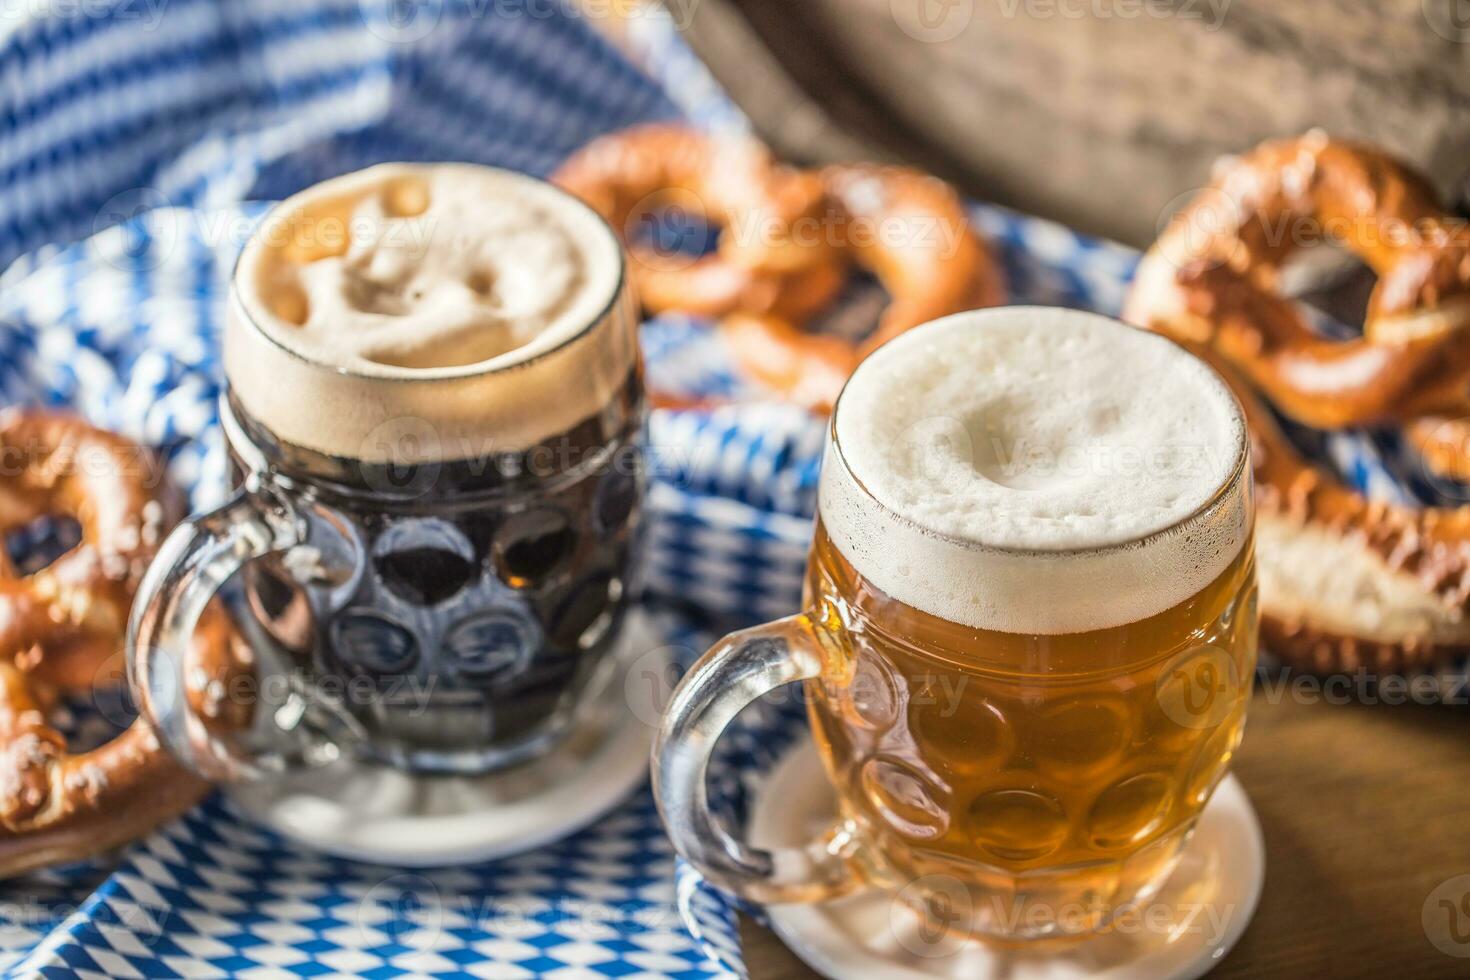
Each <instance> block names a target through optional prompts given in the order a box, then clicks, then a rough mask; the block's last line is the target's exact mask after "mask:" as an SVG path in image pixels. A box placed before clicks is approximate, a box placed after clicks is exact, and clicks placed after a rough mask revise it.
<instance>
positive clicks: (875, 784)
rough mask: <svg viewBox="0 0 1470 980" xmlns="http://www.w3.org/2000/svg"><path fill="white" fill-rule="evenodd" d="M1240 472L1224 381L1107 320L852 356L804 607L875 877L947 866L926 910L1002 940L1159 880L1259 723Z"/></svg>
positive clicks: (1240, 435) (1069, 924)
mask: <svg viewBox="0 0 1470 980" xmlns="http://www.w3.org/2000/svg"><path fill="white" fill-rule="evenodd" d="M1244 464H1245V434H1244V428H1243V425H1242V422H1241V419H1240V415H1239V412H1238V409H1237V407H1236V405H1235V404H1234V401H1233V399H1232V398H1231V396H1230V394H1229V393H1228V392H1227V391H1226V390H1225V387H1224V385H1223V384H1222V383H1221V382H1220V381H1219V380H1218V379H1217V378H1215V377H1214V376H1213V375H1212V374H1211V373H1210V372H1209V370H1208V369H1207V368H1205V367H1204V366H1203V365H1200V364H1198V363H1196V362H1193V361H1192V360H1191V359H1190V357H1189V355H1187V354H1185V353H1184V352H1183V351H1181V350H1179V349H1178V348H1175V347H1173V346H1172V345H1171V344H1169V343H1168V342H1167V341H1164V340H1161V339H1159V338H1157V337H1153V336H1150V335H1146V334H1143V333H1141V332H1137V331H1133V330H1131V329H1130V328H1127V327H1124V326H1121V325H1118V324H1115V323H1113V322H1111V321H1108V320H1105V319H1103V318H1100V317H1093V316H1089V315H1086V314H1079V313H1065V312H1061V311H1045V312H1043V311H1025V310H1021V311H1015V310H1012V311H997V312H996V313H991V314H986V315H984V316H966V317H958V318H955V319H953V320H951V321H948V322H947V323H945V324H944V325H941V326H936V327H930V328H928V329H926V330H924V331H922V332H921V333H919V334H916V335H915V336H914V337H912V338H906V339H904V340H902V341H899V342H897V343H895V344H893V345H890V347H887V348H885V349H884V350H883V351H882V352H881V353H880V354H879V355H877V356H876V357H874V358H873V359H872V360H870V361H869V362H867V363H866V364H865V365H864V366H863V367H862V368H861V369H859V371H858V374H857V375H856V376H855V377H854V379H853V380H852V381H851V382H850V384H849V386H848V389H847V391H846V392H845V393H844V395H843V398H842V403H841V405H840V407H839V410H838V414H837V417H836V418H835V420H834V423H833V445H832V446H831V448H830V455H829V458H828V460H827V465H826V469H825V471H824V479H823V485H822V492H821V515H820V518H819V523H818V527H817V532H816V536H815V541H814V545H813V549H812V556H811V562H810V567H809V570H808V575H807V580H806V594H807V599H806V606H807V608H808V609H809V610H812V611H814V615H813V614H812V613H809V615H812V618H813V619H814V621H815V622H816V623H817V628H818V630H819V632H820V633H823V634H825V635H826V637H827V638H828V639H829V640H830V642H829V643H827V644H824V646H825V647H826V650H827V654H828V655H827V656H826V657H825V658H824V665H823V675H822V677H821V679H820V680H817V681H811V682H808V683H809V686H810V689H811V693H812V700H811V720H812V728H813V731H814V733H815V735H816V739H817V743H818V745H819V746H820V748H821V751H822V754H823V755H824V757H825V760H826V763H827V766H828V769H829V771H830V773H831V776H832V780H833V782H834V784H835V785H836V786H837V787H838V790H839V794H840V796H841V799H842V804H843V811H844V814H845V815H846V816H847V817H848V819H849V820H850V821H851V822H852V824H853V825H854V827H855V829H856V832H857V834H858V836H859V837H860V838H861V839H862V840H863V841H864V842H865V843H866V845H867V847H866V848H865V850H864V852H862V853H860V854H859V860H860V861H861V862H863V863H864V864H865V865H866V866H867V868H868V873H869V874H870V875H871V876H875V877H877V878H879V879H880V880H883V881H886V882H889V883H892V884H894V885H896V886H899V887H902V886H903V885H904V884H906V883H907V882H910V881H913V880H916V879H919V878H922V877H924V876H927V875H943V876H949V878H950V879H952V881H953V882H954V883H956V884H958V885H959V886H962V887H963V889H964V891H965V893H966V894H964V895H961V896H956V895H954V894H949V893H941V894H938V896H937V900H938V901H939V902H940V903H942V904H943V905H944V907H945V909H948V910H949V912H948V913H946V912H945V911H944V909H938V908H936V909H934V910H932V911H933V912H934V914H935V915H941V914H952V912H953V906H954V904H955V902H956V901H957V900H958V901H968V903H969V904H970V905H971V906H972V921H971V923H970V927H972V928H978V929H981V930H983V931H996V932H1007V931H1010V930H1008V929H1007V928H1006V923H1005V922H1004V921H1001V919H1002V918H1003V917H1004V916H1006V915H1007V914H1010V915H1014V914H1015V913H1016V912H1018V911H1022V912H1024V913H1026V914H1027V915H1029V916H1030V919H1031V921H1032V922H1034V923H1038V924H1039V926H1038V928H1039V930H1040V931H1043V932H1048V931H1066V930H1068V929H1071V928H1079V927H1080V928H1090V927H1093V926H1095V925H1097V924H1099V923H1100V922H1101V921H1103V919H1104V918H1105V917H1106V915H1107V912H1108V910H1109V909H1110V908H1112V907H1115V906H1116V905H1117V904H1118V903H1120V902H1127V901H1135V900H1137V899H1138V898H1139V896H1141V895H1146V894H1147V893H1148V892H1150V891H1151V890H1152V889H1154V888H1156V887H1157V885H1158V884H1160V883H1161V882H1162V880H1163V878H1164V877H1165V876H1166V875H1167V874H1168V872H1169V870H1170V869H1171V868H1172V866H1173V863H1174V861H1175V859H1176V858H1177V856H1178V853H1179V850H1180V846H1181V844H1182V843H1183V841H1184V840H1185V837H1186V835H1187V834H1188V832H1189V830H1190V828H1191V827H1192V826H1193V824H1194V821H1195V819H1196V818H1197V817H1198V815H1199V812H1200V810H1201V808H1202V807H1203V806H1204V804H1205V803H1206V801H1207V800H1208V799H1209V796H1210V793H1211V792H1212V791H1213V789H1214V788H1215V785H1216V783H1217V782H1218V781H1219V780H1220V779H1221V778H1222V777H1223V775H1224V774H1225V771H1226V769H1227V767H1228V765H1229V762H1230V758H1231V755H1232V753H1233V752H1234V751H1235V749H1236V746H1237V745H1238V743H1239V741H1240V737H1241V732H1242V727H1243V723H1244V719H1245V707H1246V701H1247V697H1248V694H1249V691H1250V679H1251V675H1252V671H1253V669H1254V661H1255V642H1256V627H1255V586H1254V569H1253V562H1252V557H1251V556H1252V552H1251V548H1250V518H1249V497H1248V494H1249V477H1248V475H1247V470H1246V467H1245V465H1244ZM953 890H954V888H953V886H952V887H951V889H950V891H953ZM942 891H943V890H941V892H942ZM996 899H1004V902H1003V903H997V902H996ZM1013 906H1014V907H1013ZM1021 906H1025V908H1021Z"/></svg>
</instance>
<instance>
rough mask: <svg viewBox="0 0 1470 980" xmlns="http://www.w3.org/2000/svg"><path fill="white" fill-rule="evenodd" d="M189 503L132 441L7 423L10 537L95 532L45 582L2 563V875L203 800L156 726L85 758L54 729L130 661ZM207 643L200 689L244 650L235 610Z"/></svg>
mask: <svg viewBox="0 0 1470 980" xmlns="http://www.w3.org/2000/svg"><path fill="white" fill-rule="evenodd" d="M178 502H179V501H178V497H177V494H175V493H174V492H173V491H172V489H171V488H170V487H169V486H168V485H167V483H166V482H165V481H164V480H163V478H162V474H161V470H159V469H158V464H157V460H156V459H155V458H154V457H152V456H151V454H149V453H148V452H147V451H146V450H144V449H142V448H141V447H139V446H137V445H136V444H134V443H132V442H130V441H128V440H126V439H124V438H122V437H121V436H118V435H115V434H113V433H110V432H105V431H103V430H101V429H97V428H94V427H92V426H90V425H88V424H86V423H85V422H82V421H81V420H79V419H76V418H73V417H70V416H64V415H56V414H49V413H42V412H8V413H5V414H3V415H0V532H9V531H12V530H14V529H16V528H19V527H23V526H25V525H28V524H30V523H31V522H33V521H35V520H37V519H40V518H43V517H53V518H54V517H61V516H67V517H71V518H73V519H74V520H75V521H76V522H77V524H78V525H79V526H80V529H81V541H80V543H79V544H77V545H76V546H75V547H73V548H71V549H70V550H68V551H67V552H66V553H65V554H63V555H61V556H60V557H58V558H57V559H56V560H55V561H53V562H52V563H51V564H49V565H48V566H46V567H45V568H43V569H41V570H39V571H37V572H35V573H33V574H29V575H22V574H21V573H20V571H19V570H18V569H17V568H16V567H15V565H14V563H13V562H12V561H11V560H10V558H9V556H8V555H4V557H3V559H0V875H10V874H16V873H20V872H22V871H26V870H29V869H32V868H36V867H41V866H43V865H46V864H50V863H54V862H56V861H60V860H65V859H73V858H77V857H81V856H84V855H87V854H91V853H94V852H96V851H99V850H102V849H105V848H108V847H112V846H115V845H116V844H119V843H122V842H123V841H125V840H129V839H131V838H133V837H135V836H138V835H139V834H140V833H141V832H142V831H143V830H145V829H147V828H148V827H150V826H152V825H153V824H156V823H158V822H160V821H162V820H164V819H166V818H168V817H171V816H173V815H175V814H177V813H178V812H180V811H181V810H183V809H184V808H186V807H187V806H188V805H189V804H191V803H192V802H194V801H195V800H197V799H198V798H199V796H200V794H201V793H202V791H203V788H204V787H203V785H202V783H200V782H199V781H198V780H196V779H194V778H192V777H190V776H187V775H185V774H184V773H183V772H182V771H181V770H180V769H179V767H178V766H177V765H176V764H175V763H174V762H173V761H172V760H171V759H170V758H169V757H168V755H167V753H166V752H165V751H164V750H163V748H162V747H161V746H160V745H159V744H158V741H157V739H156V737H155V736H154V734H153V732H152V730H151V729H150V728H149V727H148V725H147V724H146V722H143V721H139V722H137V723H135V724H134V725H133V726H132V728H130V729H129V730H128V731H127V732H125V733H124V734H123V735H122V736H120V737H119V738H117V739H115V740H114V741H112V742H110V743H108V744H107V745H104V746H102V747H101V748H99V749H97V750H95V751H92V752H88V753H85V754H82V755H76V756H72V755H68V754H67V753H66V748H65V747H66V743H65V740H64V739H63V738H62V736H61V735H60V734H59V733H58V732H57V731H56V730H55V729H53V728H52V727H51V726H50V725H49V724H48V723H47V721H46V715H47V712H48V710H49V709H50V708H51V707H52V706H53V705H54V703H55V702H56V701H57V700H58V699H59V698H60V697H61V696H63V695H67V694H73V695H75V694H81V693H86V692H90V691H91V690H92V689H93V686H94V684H96V683H97V682H98V679H99V678H101V677H104V676H106V675H107V674H108V672H109V664H113V665H115V664H116V660H117V658H118V657H119V656H120V655H121V650H122V640H123V633H124V630H125V629H126V625H127V617H128V611H129V607H130V605H131V603H132V597H133V593H134V591H135V590H136V588H137V585H138V582H139V580H140V579H141V577H142V574H143V571H144V570H145V568H146V567H147V564H148V562H149V560H150V559H151V557H152V555H153V553H154V551H155V549H156V547H157V545H158V543H159V541H160V540H161V538H162V535H163V532H165V531H166V530H168V527H169V524H170V523H171V521H172V520H173V519H174V518H175V517H176V516H177V514H178V509H179V508H178ZM3 551H4V550H3V549H0V555H3ZM199 637H200V638H199V641H198V643H197V644H196V651H195V656H196V657H197V658H198V661H197V664H196V666H197V670H196V671H195V672H193V674H192V675H191V684H208V683H209V682H211V681H218V680H220V679H221V678H222V677H223V674H224V672H225V671H226V669H227V668H228V669H233V667H232V665H233V664H234V663H235V659H234V658H235V657H236V655H239V654H242V653H243V651H242V650H239V649H236V648H233V647H232V646H231V645H230V642H229V640H230V638H232V637H233V632H232V631H229V630H228V629H227V628H226V626H225V625H224V623H223V617H222V615H221V614H216V613H211V614H210V617H209V621H208V623H207V624H206V626H205V627H204V628H203V629H201V631H200V634H199ZM111 673H112V675H113V676H119V677H120V676H121V671H120V670H114V671H111ZM191 696H192V695H191ZM200 696H203V695H200ZM238 710H240V709H231V711H234V712H236V713H237V712H238ZM215 714H216V715H221V716H222V717H223V716H224V715H228V714H230V712H220V711H217V712H215Z"/></svg>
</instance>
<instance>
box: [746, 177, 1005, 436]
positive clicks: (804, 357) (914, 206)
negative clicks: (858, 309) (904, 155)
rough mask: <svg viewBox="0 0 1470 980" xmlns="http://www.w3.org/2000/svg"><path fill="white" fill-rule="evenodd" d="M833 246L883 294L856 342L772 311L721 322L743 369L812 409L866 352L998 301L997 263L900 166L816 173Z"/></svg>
mask: <svg viewBox="0 0 1470 980" xmlns="http://www.w3.org/2000/svg"><path fill="white" fill-rule="evenodd" d="M822 185H823V187H824V188H825V191H826V194H827V197H828V200H829V201H830V202H831V207H832V208H833V209H834V210H835V215H834V217H833V220H832V221H831V222H830V223H831V225H832V228H833V232H834V234H833V240H834V242H835V243H836V244H838V245H839V247H840V249H841V254H842V256H843V257H844V258H845V259H848V260H850V261H852V262H854V263H855V264H857V265H858V266H859V267H861V268H863V269H865V270H867V271H868V272H870V273H872V274H873V275H875V276H876V277H877V278H878V280H879V282H880V283H881V284H882V285H883V287H884V288H885V289H886V290H887V292H888V295H889V297H890V299H891V302H890V303H889V305H888V307H887V309H885V310H884V312H883V314H882V315H881V317H880V318H879V321H878V326H877V329H876V330H875V331H874V332H873V333H872V334H871V335H870V336H869V337H868V338H867V339H866V340H865V341H863V342H861V343H854V342H849V341H847V340H844V339H841V338H839V337H836V336H831V335H825V334H818V333H812V332H808V331H805V330H803V329H801V327H800V324H801V320H800V319H797V318H791V317H783V316H780V315H779V314H763V315H762V314H748V313H734V314H731V315H729V316H727V317H726V318H725V319H724V320H723V321H722V323H721V330H722V332H723V334H724V336H725V338H726V341H727V342H728V343H729V345H730V347H731V349H732V350H733V351H734V353H735V357H736V361H737V362H738V363H739V365H740V366H741V368H742V369H743V370H744V371H745V372H746V373H747V374H749V375H751V376H752V377H754V378H756V379H757V380H758V381H760V382H761V383H763V384H764V385H766V386H767V387H770V388H773V389H775V390H777V391H779V392H782V393H783V394H785V395H786V396H787V397H788V398H790V399H792V400H793V401H796V402H799V403H801V404H804V405H807V406H809V407H811V408H813V409H815V410H819V411H830V409H831V407H832V405H833V403H834V402H835V401H836V399H837V395H838V394H839V393H840V392H841V390H842V386H843V384H844V383H845V382H846V381H847V378H848V377H849V376H850V375H851V374H852V372H853V370H854V369H855V368H856V367H857V365H858V363H859V362H860V361H861V360H862V359H863V358H864V357H866V356H867V355H868V353H870V352H871V351H872V350H874V349H876V348H877V347H879V346H881V345H882V344H884V343H886V342H887V341H889V340H891V339H892V338H893V337H896V336H897V335H899V334H900V333H903V332H904V331H906V330H910V329H912V328H913V327H916V326H918V325H919V324H921V323H927V322H928V321H930V320H935V319H938V318H940V317H943V316H948V315H950V314H952V313H959V312H961V311H963V310H969V309H974V308H977V307H981V306H994V305H997V304H999V303H1001V302H1003V300H1004V298H1005V286H1004V282H1003V280H1002V277H1001V273H1000V268H999V266H998V265H997V264H996V262H995V261H994V259H993V258H992V256H991V255H990V253H989V251H988V250H987V249H986V247H985V245H984V244H983V243H982V242H981V240H980V238H979V237H978V236H977V235H976V234H975V232H974V230H973V229H972V228H971V227H970V222H969V218H968V215H967V214H966V212H965V208H964V204H963V203H962V202H961V201H960V199H959V196H958V195H957V194H956V193H955V192H954V189H953V188H951V187H950V186H949V185H948V184H946V183H944V182H943V181H941V180H939V179H938V178H935V177H931V176H929V175H927V174H924V173H921V172H919V171H917V170H911V169H908V168H905V167H884V166H874V165H861V164H858V165H840V166H833V167H828V168H827V169H826V170H824V171H823V172H822Z"/></svg>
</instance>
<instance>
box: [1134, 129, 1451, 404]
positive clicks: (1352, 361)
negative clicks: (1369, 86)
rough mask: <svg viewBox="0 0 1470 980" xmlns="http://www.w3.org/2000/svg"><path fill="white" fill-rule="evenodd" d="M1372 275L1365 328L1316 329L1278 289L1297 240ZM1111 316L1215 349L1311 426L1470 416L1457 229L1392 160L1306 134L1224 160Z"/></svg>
mask: <svg viewBox="0 0 1470 980" xmlns="http://www.w3.org/2000/svg"><path fill="white" fill-rule="evenodd" d="M1307 238H1311V239H1314V240H1319V241H1325V240H1334V241H1337V242H1339V243H1341V244H1342V245H1344V246H1345V247H1347V248H1348V249H1350V250H1351V251H1352V252H1354V253H1356V254H1357V255H1358V256H1359V257H1360V258H1362V259H1363V261H1365V262H1366V263H1367V264H1368V265H1369V266H1370V267H1371V268H1372V269H1373V271H1374V272H1375V273H1377V275H1378V284H1377V286H1376V287H1375V289H1374V291H1373V296H1372V299H1371V300H1370V302H1369V306H1368V313H1367V317H1366V319H1365V322H1364V329H1363V334H1362V336H1361V337H1357V338H1354V339H1349V340H1332V339H1328V338H1326V337H1323V336H1321V335H1320V334H1318V333H1317V332H1316V331H1314V330H1312V329H1311V327H1310V326H1308V324H1307V323H1306V321H1305V320H1304V319H1303V317H1302V315H1301V313H1300V311H1299V310H1298V309H1297V307H1296V306H1295V305H1294V304H1293V303H1292V302H1291V301H1289V300H1288V299H1286V298H1284V297H1282V296H1281V295H1280V293H1279V291H1278V287H1279V282H1280V276H1281V270H1282V268H1283V266H1284V265H1285V264H1286V263H1287V261H1288V260H1290V259H1291V257H1292V256H1293V254H1294V253H1295V252H1296V251H1297V250H1298V249H1299V248H1300V247H1302V246H1303V245H1304V244H1306V241H1304V239H1307ZM1131 297H1132V298H1131V300H1130V303H1129V305H1128V308H1127V309H1125V312H1124V317H1125V318H1126V319H1130V320H1132V321H1134V322H1141V320H1142V319H1144V318H1151V319H1154V320H1157V321H1159V322H1162V323H1165V324H1167V326H1168V329H1169V330H1170V331H1171V332H1172V333H1174V334H1175V335H1176V336H1180V337H1184V338H1187V339H1189V340H1192V341H1195V342H1197V343H1201V344H1204V345H1206V346H1208V347H1211V348H1213V349H1214V350H1215V351H1217V352H1218V353H1219V354H1221V355H1222V356H1223V357H1224V358H1225V359H1226V360H1227V361H1229V362H1230V363H1232V364H1234V365H1235V366H1236V367H1238V368H1239V369H1240V370H1241V371H1242V372H1243V373H1244V374H1245V375H1246V377H1247V378H1248V379H1249V380H1250V381H1251V382H1252V383H1253V384H1255V385H1256V386H1257V387H1259V388H1260V389H1261V390H1262V391H1263V392H1264V393H1265V394H1266V396H1267V397H1268V398H1269V399H1270V400H1271V402H1272V403H1273V404H1274V405H1275V406H1276V407H1277V408H1279V409H1281V410H1282V411H1283V412H1285V413H1286V414H1287V415H1289V416H1291V417H1292V418H1294V419H1296V420H1298V421H1300V422H1303V423H1305V424H1307V425H1312V426H1316V427H1318V428H1334V429H1335V428H1342V427H1346V426H1362V425H1374V424H1379V423H1384V422H1396V421H1405V420H1412V419H1416V418H1419V417H1421V416H1425V415H1436V414H1447V415H1452V416H1460V415H1464V414H1467V413H1470V330H1466V329H1465V328H1466V327H1467V326H1470V228H1467V226H1466V224H1465V223H1464V222H1463V221H1460V220H1459V219H1456V218H1453V217H1451V216H1449V215H1447V214H1445V213H1444V211H1443V210H1442V209H1441V207H1440V206H1439V202H1438V200H1437V198H1436V195H1435V193H1434V191H1433V189H1432V188H1431V187H1430V186H1429V185H1428V183H1427V182H1425V181H1424V180H1423V179H1422V178H1421V177H1420V176H1419V175H1417V174H1415V173H1414V172H1413V171H1411V170H1409V169H1408V168H1407V167H1405V166H1404V165H1403V164H1401V163H1399V162H1398V161H1396V160H1394V159H1393V158H1391V157H1389V156H1387V155H1385V154H1384V153H1382V152H1380V151H1378V150H1375V149H1373V148H1371V147H1367V146H1362V145H1359V144H1354V143H1348V142H1342V141H1337V140H1332V139H1329V138H1328V137H1327V136H1326V135H1324V134H1322V133H1321V132H1313V133H1310V134H1308V135H1307V136H1304V137H1301V138H1299V139H1289V140H1277V141H1272V142H1268V143H1264V144H1262V145H1261V146H1260V147H1258V148H1256V149H1255V150H1253V151H1251V152H1250V153H1247V154H1246V155H1244V156H1242V157H1240V158H1239V159H1236V160H1232V161H1228V162H1225V163H1224V164H1223V165H1222V166H1221V167H1220V168H1219V169H1218V171H1217V173H1216V175H1215V178H1214V180H1213V181H1212V182H1211V184H1210V185H1209V187H1207V188H1206V189H1205V190H1204V191H1203V192H1201V193H1200V194H1199V195H1198V196H1197V197H1196V198H1195V199H1194V200H1193V201H1192V202H1191V203H1190V204H1188V205H1187V206H1186V207H1185V208H1184V210H1183V211H1181V212H1180V213H1179V214H1178V215H1176V216H1175V217H1174V219H1173V220H1172V221H1171V222H1170V224H1169V225H1168V227H1167V228H1166V229H1165V231H1164V233H1163V234H1162V235H1161V236H1160V238H1159V240H1158V241H1157V242H1155V244H1154V245H1153V247H1152V248H1150V249H1149V251H1148V253H1147V254H1146V255H1145V256H1144V258H1143V261H1142V262H1141V263H1140V265H1139V268H1138V274H1137V276H1136V279H1135V285H1134V287H1133V291H1132V294H1131Z"/></svg>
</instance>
